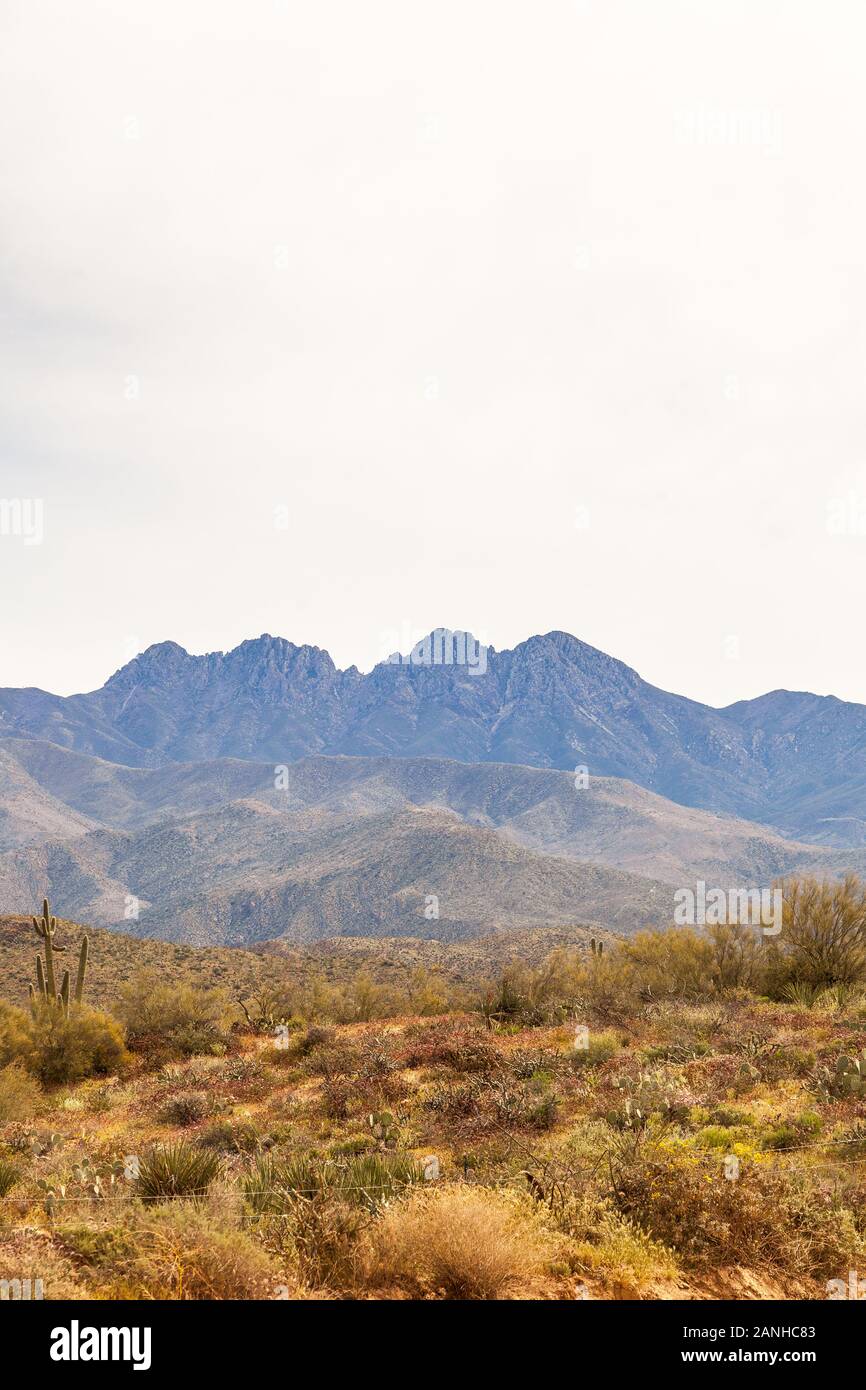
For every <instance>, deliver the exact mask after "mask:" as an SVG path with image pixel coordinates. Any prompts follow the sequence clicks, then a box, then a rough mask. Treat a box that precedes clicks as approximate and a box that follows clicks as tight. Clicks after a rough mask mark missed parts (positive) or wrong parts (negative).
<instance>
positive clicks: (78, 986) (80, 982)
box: [75, 936, 90, 1004]
mask: <svg viewBox="0 0 866 1390" xmlns="http://www.w3.org/2000/svg"><path fill="white" fill-rule="evenodd" d="M89 944H90V943H89V942H88V940H87V937H86V936H85V937H84V939H83V941H82V942H81V950H80V952H79V954H78V974H77V976H76V978H75V1002H76V1004H80V1003H81V997H82V995H83V994H84V977H85V975H86V974H87V952H88V949H89Z"/></svg>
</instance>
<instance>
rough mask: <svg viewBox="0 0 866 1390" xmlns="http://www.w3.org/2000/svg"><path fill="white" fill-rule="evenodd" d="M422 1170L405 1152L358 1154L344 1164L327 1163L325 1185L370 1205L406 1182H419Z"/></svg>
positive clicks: (400, 1187) (406, 1184)
mask: <svg viewBox="0 0 866 1390" xmlns="http://www.w3.org/2000/svg"><path fill="white" fill-rule="evenodd" d="M423 1178H424V1169H423V1167H422V1166H421V1164H420V1163H417V1162H416V1161H415V1159H414V1158H412V1157H410V1156H409V1155H408V1154H396V1153H378V1154H358V1155H357V1156H356V1157H355V1158H351V1159H349V1161H348V1162H346V1163H340V1164H336V1163H334V1164H329V1165H328V1169H327V1179H328V1186H329V1187H330V1188H331V1189H332V1190H333V1191H334V1192H335V1193H338V1194H339V1195H340V1196H341V1197H344V1198H345V1200H346V1201H347V1202H355V1203H357V1204H358V1205H360V1206H365V1207H370V1208H374V1207H377V1206H379V1205H380V1204H381V1203H382V1202H385V1201H387V1200H388V1198H389V1197H393V1196H395V1195H396V1194H397V1193H398V1192H401V1191H402V1190H403V1188H404V1187H408V1186H409V1184H410V1183H416V1182H421V1181H423Z"/></svg>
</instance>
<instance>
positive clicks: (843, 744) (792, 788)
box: [0, 630, 866, 847]
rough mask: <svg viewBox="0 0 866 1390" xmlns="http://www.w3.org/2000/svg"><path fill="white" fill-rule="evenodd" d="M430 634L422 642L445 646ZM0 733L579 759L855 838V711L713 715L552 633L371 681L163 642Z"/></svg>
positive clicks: (259, 751) (172, 749)
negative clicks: (472, 658) (93, 685)
mask: <svg viewBox="0 0 866 1390" xmlns="http://www.w3.org/2000/svg"><path fill="white" fill-rule="evenodd" d="M441 633H442V630H438V634H433V635H432V636H433V637H434V638H436V639H437V640H438V642H439V646H438V648H437V647H435V645H434V647H433V650H434V651H445V650H446V649H447V650H452V648H451V647H450V645H449V644H450V634H449V635H448V643H444V644H443V639H442V636H441ZM0 732H4V733H6V734H7V735H12V736H25V737H31V738H37V739H42V740H47V741H49V742H51V743H53V744H57V745H60V746H62V747H65V748H69V749H74V750H77V751H80V752H85V753H89V754H95V755H97V756H100V757H102V758H105V759H108V760H110V761H112V762H117V763H123V764H126V765H128V766H130V767H150V768H155V767H160V766H162V765H164V764H166V763H168V762H173V761H196V760H213V759H215V758H223V757H236V758H243V759H251V760H258V761H264V762H269V763H271V764H282V763H291V762H294V761H296V760H297V759H299V758H302V757H304V756H306V755H309V754H311V753H329V754H340V753H342V754H351V755H367V756H381V755H388V756H392V757H393V756H399V757H412V756H419V755H422V756H438V757H448V758H452V759H458V760H460V761H463V762H504V763H513V764H523V765H527V766H536V767H550V768H560V769H568V768H573V767H575V765H578V764H587V765H588V767H589V770H590V773H591V774H593V775H595V776H596V777H607V776H614V777H623V778H627V779H628V780H630V781H632V782H636V783H637V784H639V785H640V786H643V787H646V788H647V789H649V790H651V791H655V792H657V793H659V794H660V795H663V796H665V797H667V798H668V799H670V800H673V801H677V802H680V803H682V804H684V805H688V806H700V807H704V808H706V809H708V810H711V811H715V812H721V813H723V814H727V815H737V816H741V817H745V818H747V819H750V820H757V821H760V822H762V823H764V824H768V825H772V826H774V827H776V828H778V829H780V830H782V831H784V832H785V833H786V834H787V835H793V836H796V837H799V838H809V839H815V840H816V841H818V842H820V843H826V844H828V845H835V846H838V847H844V846H846V845H855V846H857V845H864V844H866V707H864V706H862V705H854V704H848V703H845V702H843V701H841V700H836V699H834V698H833V697H829V696H828V697H819V696H815V695H798V694H793V693H791V692H785V691H777V692H773V693H772V694H769V695H766V696H762V697H761V698H760V699H758V700H751V701H744V702H740V703H738V704H735V705H731V706H729V707H728V708H727V709H722V710H715V709H711V708H710V707H709V706H706V705H702V704H699V703H697V702H695V701H692V700H688V699H686V698H685V697H683V696H679V695H672V694H668V693H667V692H665V691H662V690H659V689H657V688H656V687H654V686H651V685H649V684H648V683H647V682H645V681H643V680H642V679H641V678H640V676H639V675H638V674H637V673H636V672H635V671H633V670H631V669H630V668H629V667H628V666H625V665H624V664H623V663H622V662H619V661H616V660H615V659H613V658H612V657H609V656H606V655H605V654H604V653H603V652H599V651H597V650H596V649H595V648H593V647H590V646H587V645H586V644H585V643H583V642H580V641H578V640H577V639H576V638H574V637H571V636H569V635H568V634H567V633H563V632H551V633H548V634H546V635H545V636H543V637H531V638H529V639H528V640H527V641H526V642H522V643H520V644H519V645H518V646H517V647H515V648H514V649H513V650H511V651H503V652H496V651H494V650H493V649H488V650H487V651H486V653H485V654H484V660H483V661H481V660H478V661H476V666H475V668H473V667H471V666H469V665H467V664H466V663H464V664H459V663H458V664H454V663H453V662H452V664H430V665H425V664H423V663H421V664H418V663H417V662H415V661H413V660H411V659H409V658H403V659H402V660H399V661H396V662H383V663H381V664H380V665H379V666H377V667H375V668H374V670H373V671H371V672H370V673H369V674H368V675H362V674H361V673H360V672H358V671H357V670H356V669H355V668H354V667H351V668H350V669H349V670H347V671H339V670H337V668H336V667H335V666H334V663H333V662H332V660H331V658H330V657H329V656H328V654H327V652H324V651H321V650H320V649H319V648H316V647H309V646H301V647H298V646H294V645H293V644H292V643H290V642H286V641H284V640H282V639H279V638H273V637H269V636H263V637H260V638H258V639H256V640H254V641H248V642H243V643H241V645H240V646H239V647H237V648H235V649H234V650H233V651H231V652H228V653H211V654H209V655H207V656H190V655H189V654H188V653H187V652H185V651H184V650H183V649H182V648H181V647H179V646H178V645H177V644H176V643H172V642H166V643H162V644H159V645H157V646H154V647H150V648H148V650H147V651H146V652H144V653H143V654H142V655H141V656H139V657H136V658H135V660H134V661H131V662H130V663H128V665H127V666H125V667H123V668H122V670H120V671H118V672H117V673H116V674H115V675H114V676H112V677H111V679H110V680H109V681H108V682H107V683H106V685H105V686H103V687H102V689H101V690H97V691H93V692H91V693H90V694H86V695H76V696H71V697H68V698H62V697H59V696H54V695H49V694H46V693H45V692H43V691H36V690H3V691H0Z"/></svg>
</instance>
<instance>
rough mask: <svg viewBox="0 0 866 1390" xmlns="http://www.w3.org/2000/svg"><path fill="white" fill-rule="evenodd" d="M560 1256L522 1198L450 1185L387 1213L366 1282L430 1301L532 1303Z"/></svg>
mask: <svg viewBox="0 0 866 1390" xmlns="http://www.w3.org/2000/svg"><path fill="white" fill-rule="evenodd" d="M554 1254H555V1241H554V1238H553V1237H552V1236H551V1235H550V1234H549V1233H548V1232H546V1231H545V1230H544V1228H543V1226H542V1225H541V1223H540V1221H539V1219H538V1215H537V1213H536V1212H535V1211H534V1210H533V1208H532V1204H531V1202H528V1201H527V1200H525V1199H524V1198H523V1197H522V1195H519V1194H517V1193H514V1192H504V1191H501V1192H500V1191H493V1190H490V1189H484V1188H480V1187H458V1186H454V1187H443V1188H439V1189H438V1190H437V1191H435V1192H417V1193H413V1194H412V1195H411V1196H410V1197H408V1198H407V1199H406V1200H405V1201H402V1202H398V1203H396V1204H395V1205H394V1206H392V1207H390V1208H389V1209H388V1210H387V1211H386V1212H385V1213H384V1215H383V1216H382V1218H381V1219H380V1220H379V1222H378V1223H377V1224H376V1226H375V1227H374V1228H373V1229H372V1230H371V1231H370V1233H369V1244H368V1251H367V1261H366V1268H365V1276H366V1280H367V1282H368V1283H369V1284H371V1285H379V1286H382V1285H389V1284H391V1285H397V1286H399V1287H402V1288H404V1289H406V1290H408V1291H410V1292H413V1293H419V1294H421V1295H422V1296H423V1295H426V1296H428V1297H429V1296H435V1297H442V1298H457V1299H503V1298H520V1297H523V1298H530V1297H532V1296H533V1295H534V1294H536V1293H537V1292H538V1291H539V1288H540V1286H541V1282H542V1278H543V1275H544V1273H545V1269H546V1268H547V1266H548V1265H549V1263H550V1261H551V1259H552V1258H553V1256H554Z"/></svg>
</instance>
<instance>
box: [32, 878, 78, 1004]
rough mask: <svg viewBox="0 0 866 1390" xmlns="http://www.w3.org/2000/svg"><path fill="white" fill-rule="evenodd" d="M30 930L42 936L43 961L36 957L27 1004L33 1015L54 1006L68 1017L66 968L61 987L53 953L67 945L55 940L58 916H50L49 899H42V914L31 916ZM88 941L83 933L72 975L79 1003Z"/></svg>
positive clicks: (39, 956) (76, 1001)
mask: <svg viewBox="0 0 866 1390" xmlns="http://www.w3.org/2000/svg"><path fill="white" fill-rule="evenodd" d="M33 930H34V931H35V932H36V935H37V936H38V937H39V939H40V940H41V942H42V944H43V946H44V948H45V963H44V965H43V962H42V956H41V955H38V956H37V957H36V986H35V988H34V986H33V985H32V984H31V986H30V1007H31V1009H32V1010H33V1013H34V1015H35V1014H36V1013H37V1012H38V1011H39V1009H40V1008H44V1009H57V1010H58V1012H60V1013H62V1014H63V1016H64V1018H68V1017H69V971H68V970H64V972H63V979H62V980H61V983H60V988H59V989H58V988H57V982H56V976H55V971H54V956H55V953H56V952H58V951H65V950H66V947H65V946H61V945H60V943H59V942H57V941H56V940H55V937H56V935H57V918H56V917H52V915H51V908H50V906H49V904H48V899H47V898H45V899H43V902H42V916H41V918H39V917H34V918H33ZM88 950H89V942H88V939H87V937H86V936H84V937H82V940H81V947H80V949H79V952H78V972H77V974H76V977H75V994H74V1000H75V1003H76V1004H80V1003H81V1001H82V998H83V996H84V980H85V976H86V974H87V954H88Z"/></svg>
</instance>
